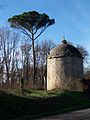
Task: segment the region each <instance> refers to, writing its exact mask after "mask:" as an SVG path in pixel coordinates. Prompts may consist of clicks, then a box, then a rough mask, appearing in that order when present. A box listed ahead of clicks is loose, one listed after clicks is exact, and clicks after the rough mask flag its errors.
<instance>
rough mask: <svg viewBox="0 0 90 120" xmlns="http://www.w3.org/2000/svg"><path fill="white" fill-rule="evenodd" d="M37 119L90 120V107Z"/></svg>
mask: <svg viewBox="0 0 90 120" xmlns="http://www.w3.org/2000/svg"><path fill="white" fill-rule="evenodd" d="M35 120H90V108H89V109H84V110H80V111H75V112H70V113H67V114H62V115H55V116H48V117H44V118H39V119H35Z"/></svg>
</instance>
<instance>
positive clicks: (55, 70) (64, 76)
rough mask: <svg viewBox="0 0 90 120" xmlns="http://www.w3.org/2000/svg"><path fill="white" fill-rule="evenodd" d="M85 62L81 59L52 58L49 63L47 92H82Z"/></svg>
mask: <svg viewBox="0 0 90 120" xmlns="http://www.w3.org/2000/svg"><path fill="white" fill-rule="evenodd" d="M82 78H83V60H82V58H80V57H62V58H52V59H49V58H48V61H47V90H51V89H56V88H60V89H68V90H82V85H81V79H82Z"/></svg>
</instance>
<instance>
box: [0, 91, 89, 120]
mask: <svg viewBox="0 0 90 120" xmlns="http://www.w3.org/2000/svg"><path fill="white" fill-rule="evenodd" d="M88 107H90V100H89V99H87V98H86V97H84V96H83V94H82V93H80V92H70V91H65V92H62V93H61V94H58V95H56V96H53V97H49V96H48V97H41V98H40V97H36V98H27V97H20V96H16V95H13V94H10V93H6V92H3V91H1V92H0V120H28V118H29V119H30V118H34V117H38V116H41V115H49V114H55V113H60V112H66V111H71V110H76V109H81V108H88ZM24 116H27V117H24ZM17 118H18V119H17ZM20 118H22V119H20Z"/></svg>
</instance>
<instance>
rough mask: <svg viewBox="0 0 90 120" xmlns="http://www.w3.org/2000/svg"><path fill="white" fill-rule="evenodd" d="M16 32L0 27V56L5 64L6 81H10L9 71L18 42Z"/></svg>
mask: <svg viewBox="0 0 90 120" xmlns="http://www.w3.org/2000/svg"><path fill="white" fill-rule="evenodd" d="M18 40H19V38H18V34H16V33H13V32H12V31H11V30H10V29H6V28H5V29H0V44H1V46H0V57H1V60H2V61H3V64H4V66H5V74H6V81H7V83H8V84H9V82H10V72H11V71H14V68H15V67H14V63H15V60H14V58H15V50H16V45H17V43H18Z"/></svg>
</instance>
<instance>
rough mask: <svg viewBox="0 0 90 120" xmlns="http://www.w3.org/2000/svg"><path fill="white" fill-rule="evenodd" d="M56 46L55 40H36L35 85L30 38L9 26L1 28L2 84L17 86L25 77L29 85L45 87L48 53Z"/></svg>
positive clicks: (0, 81) (2, 85) (0, 68)
mask: <svg viewBox="0 0 90 120" xmlns="http://www.w3.org/2000/svg"><path fill="white" fill-rule="evenodd" d="M53 47H55V43H54V42H53V40H46V39H45V40H42V41H41V42H40V41H38V40H37V41H36V42H35V59H36V60H35V61H36V65H35V73H36V77H35V79H36V80H35V85H34V86H33V54H32V45H31V41H30V39H28V38H27V37H25V36H23V35H22V34H20V33H18V32H16V31H12V30H10V29H9V28H1V29H0V86H1V87H2V88H15V87H18V86H20V79H21V77H23V79H24V85H25V86H28V87H45V80H46V77H47V54H48V53H49V51H50V50H51V49H52V48H53Z"/></svg>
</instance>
